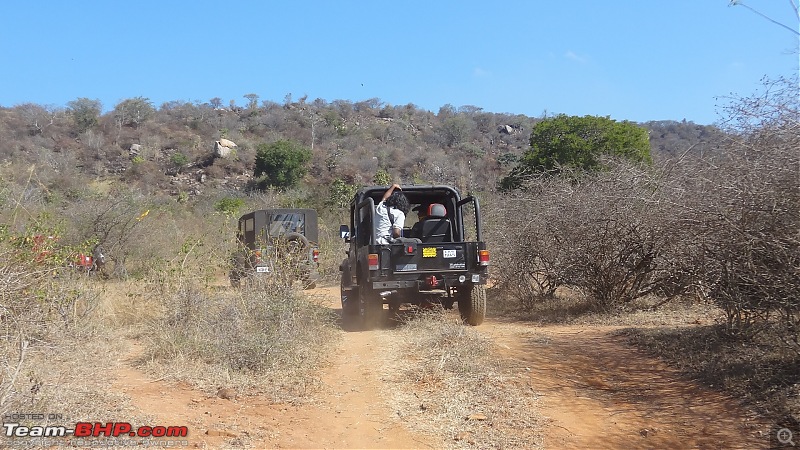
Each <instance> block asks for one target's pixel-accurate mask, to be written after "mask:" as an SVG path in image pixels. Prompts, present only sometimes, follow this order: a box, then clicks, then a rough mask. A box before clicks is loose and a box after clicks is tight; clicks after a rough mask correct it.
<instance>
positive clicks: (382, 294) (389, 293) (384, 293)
mask: <svg viewBox="0 0 800 450" xmlns="http://www.w3.org/2000/svg"><path fill="white" fill-rule="evenodd" d="M392 294H397V290H392V291H383V292H381V293H380V294H379V295H380V296H381V298H386V297H388V296H390V295H392Z"/></svg>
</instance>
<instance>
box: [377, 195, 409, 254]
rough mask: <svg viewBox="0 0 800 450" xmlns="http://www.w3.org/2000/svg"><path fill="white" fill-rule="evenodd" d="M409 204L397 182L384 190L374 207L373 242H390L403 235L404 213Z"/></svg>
mask: <svg viewBox="0 0 800 450" xmlns="http://www.w3.org/2000/svg"><path fill="white" fill-rule="evenodd" d="M410 206H411V205H410V204H409V202H408V199H407V198H406V196H405V194H403V192H402V190H401V189H400V185H399V184H396V183H395V184H393V185H392V187H390V188H389V189H387V190H386V192H385V193H384V194H383V198H382V199H381V201H380V202H379V203H378V205H377V206H376V207H375V223H374V228H375V242H376V243H377V244H390V243H391V242H392V241H393V240H394V239H395V238H399V237H402V236H403V226H404V224H405V222H406V213H407V212H408V208H409V207H410Z"/></svg>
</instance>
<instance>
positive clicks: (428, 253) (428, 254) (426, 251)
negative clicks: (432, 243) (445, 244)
mask: <svg viewBox="0 0 800 450" xmlns="http://www.w3.org/2000/svg"><path fill="white" fill-rule="evenodd" d="M422 257H423V258H436V247H425V248H423V249H422Z"/></svg>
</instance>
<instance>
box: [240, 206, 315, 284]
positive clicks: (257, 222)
mask: <svg viewBox="0 0 800 450" xmlns="http://www.w3.org/2000/svg"><path fill="white" fill-rule="evenodd" d="M318 236H319V229H318V226H317V212H316V211H315V210H313V209H304V208H273V209H259V210H256V211H253V212H250V213H247V214H244V215H243V216H241V217H240V218H239V229H238V231H237V233H236V237H237V240H238V243H239V248H238V249H237V250H236V252H235V253H234V255H233V258H232V261H231V262H232V264H231V266H232V267H231V271H230V280H231V286H233V287H239V286H241V282H242V281H243V280H246V279H248V278H250V277H253V276H269V277H280V279H282V280H284V281H286V282H287V283H289V284H291V283H293V282H294V281H300V282H302V283H303V287H304V288H306V289H310V288H314V287H315V286H316V282H317V280H318V279H319V246H318V244H317V243H318V239H319V237H318Z"/></svg>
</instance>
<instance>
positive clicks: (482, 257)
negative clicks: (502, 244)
mask: <svg viewBox="0 0 800 450" xmlns="http://www.w3.org/2000/svg"><path fill="white" fill-rule="evenodd" d="M478 264H480V265H481V266H488V265H489V250H478Z"/></svg>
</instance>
